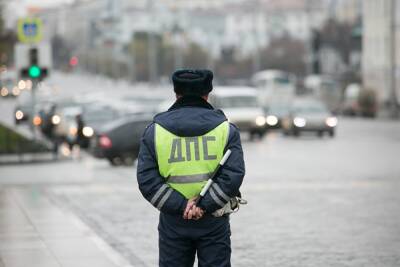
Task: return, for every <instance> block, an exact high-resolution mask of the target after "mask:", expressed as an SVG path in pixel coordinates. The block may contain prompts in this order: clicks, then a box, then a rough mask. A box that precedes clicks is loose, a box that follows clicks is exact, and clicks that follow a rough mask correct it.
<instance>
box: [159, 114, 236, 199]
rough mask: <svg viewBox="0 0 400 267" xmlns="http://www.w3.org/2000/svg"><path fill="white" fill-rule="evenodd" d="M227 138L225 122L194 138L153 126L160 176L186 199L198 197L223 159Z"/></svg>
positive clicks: (227, 126)
mask: <svg viewBox="0 0 400 267" xmlns="http://www.w3.org/2000/svg"><path fill="white" fill-rule="evenodd" d="M228 137H229V122H227V121H225V122H223V123H221V124H220V125H218V126H217V127H216V128H214V129H213V130H211V131H209V132H208V133H206V134H204V135H202V136H193V137H181V136H177V135H174V134H173V133H171V132H169V131H168V130H166V129H165V128H163V127H162V126H161V125H159V124H157V123H156V124H155V148H156V155H157V162H158V167H159V172H160V174H161V176H162V177H164V178H165V180H166V182H167V184H168V185H169V186H170V187H172V188H174V189H175V190H177V191H178V192H180V193H181V194H182V195H184V196H185V197H186V198H187V199H189V198H192V197H194V196H197V195H199V194H200V191H201V189H202V188H203V186H204V185H205V184H206V183H207V180H208V179H209V178H210V176H211V174H212V173H213V171H214V170H215V169H216V167H217V165H218V163H219V162H220V160H221V159H222V156H223V154H224V149H225V146H226V144H227V142H228Z"/></svg>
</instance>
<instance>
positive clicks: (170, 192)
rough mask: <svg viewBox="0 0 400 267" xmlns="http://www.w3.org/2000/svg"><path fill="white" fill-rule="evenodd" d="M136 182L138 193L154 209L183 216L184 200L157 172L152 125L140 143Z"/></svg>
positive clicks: (185, 201) (185, 202)
mask: <svg viewBox="0 0 400 267" xmlns="http://www.w3.org/2000/svg"><path fill="white" fill-rule="evenodd" d="M137 181H138V184H139V190H140V192H141V193H142V195H143V196H144V198H146V200H147V201H149V202H150V203H151V204H152V205H153V206H154V207H156V208H157V209H159V210H160V211H161V212H164V213H169V214H183V211H184V209H185V207H186V204H187V200H186V198H185V197H184V196H183V195H181V194H180V193H179V192H178V191H176V190H174V189H172V188H171V187H170V186H168V184H167V183H166V182H165V179H164V178H163V177H162V176H161V175H160V173H159V171H158V164H157V158H156V153H155V146H154V124H150V125H149V126H148V127H147V129H146V130H145V132H144V134H143V137H142V139H141V142H140V149H139V156H138V165H137Z"/></svg>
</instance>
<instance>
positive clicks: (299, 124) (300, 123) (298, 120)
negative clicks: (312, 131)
mask: <svg viewBox="0 0 400 267" xmlns="http://www.w3.org/2000/svg"><path fill="white" fill-rule="evenodd" d="M293 124H294V125H295V126H296V127H300V128H301V127H304V126H306V119H304V118H299V117H296V118H294V119H293Z"/></svg>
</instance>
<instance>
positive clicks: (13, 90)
mask: <svg viewBox="0 0 400 267" xmlns="http://www.w3.org/2000/svg"><path fill="white" fill-rule="evenodd" d="M20 93H21V91H20V90H19V88H18V87H14V88H13V89H12V94H13V95H14V96H19V94H20Z"/></svg>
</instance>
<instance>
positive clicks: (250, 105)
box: [209, 86, 266, 139]
mask: <svg viewBox="0 0 400 267" xmlns="http://www.w3.org/2000/svg"><path fill="white" fill-rule="evenodd" d="M209 100H210V103H211V104H212V105H213V106H214V107H215V108H218V109H221V110H222V111H223V112H224V113H225V115H226V116H227V118H228V120H229V121H230V122H232V123H233V124H235V125H236V126H237V127H238V128H239V129H240V131H243V132H248V133H249V134H250V138H251V139H253V138H254V136H256V135H258V136H259V137H260V138H261V137H263V136H264V134H265V132H266V127H265V126H266V118H265V116H264V111H263V109H262V107H261V106H260V105H259V103H258V99H257V91H256V89H254V88H252V87H233V86H221V87H216V88H214V90H213V91H212V92H211V94H210V97H209Z"/></svg>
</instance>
